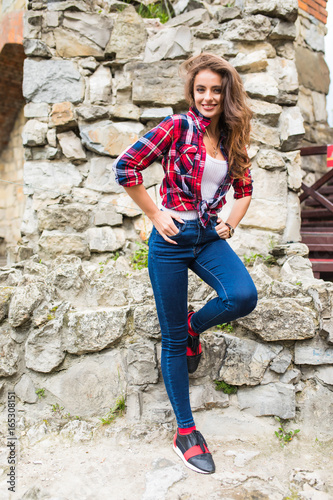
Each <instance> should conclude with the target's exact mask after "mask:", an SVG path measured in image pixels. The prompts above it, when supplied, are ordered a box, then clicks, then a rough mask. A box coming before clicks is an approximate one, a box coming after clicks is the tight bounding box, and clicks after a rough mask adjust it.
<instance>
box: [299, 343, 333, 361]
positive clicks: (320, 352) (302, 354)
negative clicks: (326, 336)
mask: <svg viewBox="0 0 333 500" xmlns="http://www.w3.org/2000/svg"><path fill="white" fill-rule="evenodd" d="M295 364H296V365H332V364H333V348H332V347H331V346H329V345H328V344H327V343H326V342H325V340H323V339H322V338H321V337H319V336H317V337H316V338H314V339H311V340H305V341H304V342H297V343H296V344H295Z"/></svg>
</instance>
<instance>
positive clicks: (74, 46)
mask: <svg viewBox="0 0 333 500" xmlns="http://www.w3.org/2000/svg"><path fill="white" fill-rule="evenodd" d="M54 37H55V44H56V50H57V55H58V56H60V57H63V58H72V57H88V56H94V57H96V58H100V59H101V58H103V56H104V52H103V49H101V47H100V46H99V45H97V44H96V43H94V42H92V41H91V40H89V39H88V38H86V37H85V36H81V35H80V34H79V33H76V32H73V31H70V30H67V29H63V28H56V29H55V30H54Z"/></svg>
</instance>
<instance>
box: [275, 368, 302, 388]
mask: <svg viewBox="0 0 333 500" xmlns="http://www.w3.org/2000/svg"><path fill="white" fill-rule="evenodd" d="M301 375H302V374H301V371H300V370H298V369H297V368H292V369H291V370H287V371H286V372H285V373H284V374H283V375H282V376H281V378H280V382H282V383H283V384H297V383H298V382H299V381H300V380H301Z"/></svg>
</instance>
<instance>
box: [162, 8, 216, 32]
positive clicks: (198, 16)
mask: <svg viewBox="0 0 333 500" xmlns="http://www.w3.org/2000/svg"><path fill="white" fill-rule="evenodd" d="M209 20H210V16H209V14H208V12H207V9H200V8H199V9H193V10H190V11H189V12H184V13H183V14H179V15H176V17H172V18H171V19H169V21H167V22H166V23H164V25H163V26H165V27H166V28H174V27H175V26H184V25H185V26H190V27H193V26H198V25H200V24H202V23H203V22H205V21H209Z"/></svg>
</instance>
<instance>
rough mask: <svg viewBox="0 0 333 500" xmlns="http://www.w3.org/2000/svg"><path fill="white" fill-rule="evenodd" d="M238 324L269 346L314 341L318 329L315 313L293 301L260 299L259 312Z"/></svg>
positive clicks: (256, 311)
mask: <svg viewBox="0 0 333 500" xmlns="http://www.w3.org/2000/svg"><path fill="white" fill-rule="evenodd" d="M237 323H238V324H240V325H242V326H244V327H245V328H248V329H249V330H251V331H253V332H255V333H256V334H257V335H259V337H260V338H261V339H263V340H265V341H268V342H270V341H277V340H302V339H307V338H312V337H314V336H315V334H316V331H317V329H318V322H317V318H316V314H315V313H314V311H312V309H310V308H309V307H306V306H304V305H302V304H300V303H299V302H298V301H297V299H292V298H285V299H273V298H272V299H271V298H268V299H261V300H260V301H259V302H258V305H257V307H256V309H255V310H254V311H252V312H251V313H250V314H249V315H248V316H246V319H243V318H240V319H239V320H237Z"/></svg>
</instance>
